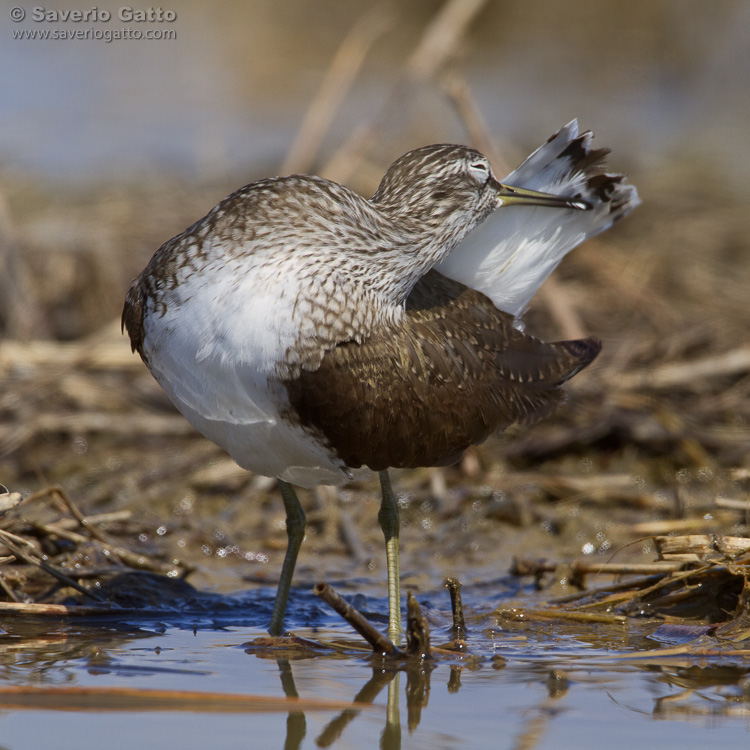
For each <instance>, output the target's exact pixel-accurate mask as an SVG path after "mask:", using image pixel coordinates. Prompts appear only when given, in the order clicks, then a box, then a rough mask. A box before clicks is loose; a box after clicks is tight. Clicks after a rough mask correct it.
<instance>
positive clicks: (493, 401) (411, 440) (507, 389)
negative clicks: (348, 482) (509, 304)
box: [285, 271, 601, 471]
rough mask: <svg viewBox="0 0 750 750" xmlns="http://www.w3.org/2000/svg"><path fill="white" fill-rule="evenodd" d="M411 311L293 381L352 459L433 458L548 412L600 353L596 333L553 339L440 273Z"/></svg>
mask: <svg viewBox="0 0 750 750" xmlns="http://www.w3.org/2000/svg"><path fill="white" fill-rule="evenodd" d="M406 310H407V316H406V319H405V321H404V322H403V323H402V324H400V325H399V326H397V327H390V328H388V330H383V331H382V332H378V333H377V334H376V335H373V336H371V337H369V338H367V339H366V340H365V341H363V342H362V343H359V344H358V343H356V342H353V341H352V342H345V343H342V344H340V345H338V346H337V347H336V348H334V349H333V350H332V351H329V352H328V353H327V354H326V355H325V357H323V359H322V361H321V363H320V366H319V367H318V368H317V369H315V370H302V372H301V373H300V375H299V377H297V378H294V379H292V380H289V381H286V382H285V386H286V388H287V391H288V394H289V401H290V403H291V406H292V409H293V414H291V415H290V418H292V419H296V420H299V422H300V423H301V424H302V425H304V426H305V427H307V428H310V429H312V430H314V431H316V432H319V433H321V434H322V435H323V436H325V439H326V440H327V442H328V443H329V444H330V446H331V447H332V449H333V450H334V451H335V453H336V454H337V455H338V456H339V457H340V458H342V459H343V460H344V462H345V463H346V464H347V465H348V466H351V467H353V468H358V467H360V466H362V465H365V466H368V467H369V468H371V469H374V470H377V471H380V470H382V469H385V468H388V467H391V466H392V467H400V468H407V467H417V466H436V465H445V464H450V463H453V462H455V461H456V460H458V459H459V458H460V457H461V454H462V453H463V451H464V450H466V448H468V447H469V446H470V445H475V444H478V443H481V442H482V441H484V440H486V439H487V437H489V435H491V434H492V433H493V432H497V431H498V430H502V429H504V428H506V427H508V426H509V425H511V424H513V423H514V422H521V423H526V422H531V421H535V420H537V419H540V418H541V417H543V416H545V415H546V414H548V413H549V412H550V411H551V410H552V409H553V408H554V407H555V406H557V405H558V404H559V403H560V402H561V401H562V400H563V398H564V393H563V391H562V389H561V388H560V386H561V385H562V384H563V383H564V382H565V381H566V380H568V379H569V378H570V377H572V376H573V375H574V374H575V373H576V372H578V371H579V370H581V369H582V368H583V367H585V366H586V365H588V364H589V363H590V362H591V361H592V360H593V359H594V357H596V355H597V354H598V353H599V350H600V348H601V344H600V343H599V342H598V341H597V340H595V339H582V340H578V341H564V342H559V343H554V344H546V343H544V342H542V341H539V340H538V339H536V338H533V337H532V336H529V335H527V334H525V333H522V332H521V331H519V330H518V329H517V328H516V327H515V326H514V320H513V317H512V316H511V315H508V314H506V313H503V312H501V311H500V310H498V309H497V308H496V307H495V306H494V305H493V304H492V302H491V301H490V300H489V299H488V298H487V297H486V296H485V295H483V294H481V293H479V292H476V291H474V290H472V289H469V288H468V287H466V286H464V285H463V284H460V283H458V282H455V281H452V280H450V279H447V278H446V277H444V276H442V275H440V274H439V273H437V272H435V271H431V272H429V273H428V274H427V275H426V276H425V277H424V278H423V279H422V280H421V281H420V282H419V283H418V284H417V286H416V287H415V288H414V290H413V291H412V293H411V295H410V296H409V298H408V299H407V303H406Z"/></svg>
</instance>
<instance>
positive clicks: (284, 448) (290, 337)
mask: <svg viewBox="0 0 750 750" xmlns="http://www.w3.org/2000/svg"><path fill="white" fill-rule="evenodd" d="M276 257H277V258H278V257H285V256H284V254H283V253H278V254H277V256H276ZM233 264H234V266H233ZM299 283H301V282H300V281H299V280H298V281H297V282H295V276H294V274H288V273H285V269H284V268H281V267H279V265H278V264H277V263H269V262H265V261H264V258H263V257H262V256H260V257H258V258H248V257H247V256H245V257H243V258H240V259H223V262H221V263H219V262H215V263H213V264H209V265H206V266H204V267H203V268H202V269H201V271H200V274H196V275H193V276H190V277H189V278H187V279H183V280H182V282H181V283H180V284H179V285H178V286H177V288H175V289H174V290H172V291H170V292H168V293H166V295H165V297H164V298H163V302H164V303H165V305H162V306H160V307H159V308H158V309H153V306H152V308H151V309H149V310H147V312H146V316H145V320H144V333H145V336H144V353H145V355H146V358H147V360H148V363H149V369H150V370H151V372H152V374H153V375H154V377H155V378H156V379H157V380H158V381H159V383H160V384H161V386H162V387H163V388H164V390H165V391H166V392H167V395H168V396H169V397H170V399H171V400H172V402H173V403H174V404H175V406H176V407H177V408H178V409H179V410H180V412H182V414H183V415H184V416H185V417H186V418H187V420H188V421H189V422H190V423H191V424H192V425H193V426H194V427H195V428H196V429H197V430H198V431H199V432H201V433H203V434H204V435H205V436H206V437H207V438H209V440H212V441H213V442H215V443H216V444H217V445H219V446H221V447H222V448H224V449H225V450H226V451H227V452H228V453H229V454H230V455H231V456H232V458H233V459H234V460H235V461H236V462H237V463H238V464H239V465H240V466H242V467H243V468H246V469H250V470H252V471H254V472H256V473H259V474H264V475H266V476H276V477H280V478H282V479H285V480H286V481H289V482H292V483H294V484H297V485H301V486H303V487H311V486H314V485H316V484H320V483H325V484H341V483H343V482H345V481H347V480H348V479H350V478H351V476H352V475H351V472H350V471H349V470H348V469H347V468H346V467H345V466H344V464H343V463H342V462H341V461H340V460H338V459H337V458H335V457H334V456H333V455H332V454H331V453H330V451H328V450H327V449H326V447H325V446H324V445H322V444H321V443H319V442H318V441H316V440H314V439H312V438H311V436H310V435H309V434H307V433H305V432H304V431H303V430H302V429H301V428H300V427H298V426H294V425H290V424H288V423H287V422H285V421H284V420H283V418H282V413H283V411H284V407H285V406H288V402H287V401H286V391H285V390H284V389H283V388H281V387H280V386H279V385H278V384H274V375H275V374H276V368H277V367H278V364H279V362H283V361H284V357H285V353H286V351H287V349H288V347H290V346H292V345H293V344H294V342H295V340H296V337H297V335H298V333H299V321H296V320H295V316H294V302H293V300H294V295H295V294H296V293H297V291H298V288H297V286H296V284H299ZM161 311H163V314H161Z"/></svg>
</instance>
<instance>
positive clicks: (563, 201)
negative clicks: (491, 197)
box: [497, 183, 591, 211]
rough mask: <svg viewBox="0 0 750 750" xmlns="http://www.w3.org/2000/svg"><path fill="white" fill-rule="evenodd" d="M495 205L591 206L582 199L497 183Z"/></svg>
mask: <svg viewBox="0 0 750 750" xmlns="http://www.w3.org/2000/svg"><path fill="white" fill-rule="evenodd" d="M498 185H499V189H498V191H497V207H498V208H499V207H500V206H551V207H556V208H576V209H579V210H582V211H585V210H587V209H589V208H591V206H590V205H589V204H588V203H586V202H585V201H582V200H576V199H574V198H565V197H564V196H562V195H552V194H550V193H540V192H538V191H537V190H526V189H524V188H517V187H512V186H511V185H503V184H501V183H498Z"/></svg>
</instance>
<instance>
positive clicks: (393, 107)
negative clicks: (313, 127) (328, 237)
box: [321, 0, 487, 182]
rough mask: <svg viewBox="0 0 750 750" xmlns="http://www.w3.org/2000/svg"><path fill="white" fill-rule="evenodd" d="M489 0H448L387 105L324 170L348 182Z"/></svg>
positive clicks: (415, 52)
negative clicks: (419, 85)
mask: <svg viewBox="0 0 750 750" xmlns="http://www.w3.org/2000/svg"><path fill="white" fill-rule="evenodd" d="M486 4H487V0H447V2H446V3H445V4H444V5H443V6H442V8H441V9H440V11H438V13H436V14H435V17H434V18H433V19H432V21H431V22H430V24H429V25H428V26H427V28H426V29H425V31H424V33H423V34H422V37H421V38H420V40H419V42H418V44H417V45H416V47H415V49H414V52H413V53H412V55H411V57H410V58H409V60H408V61H407V62H406V65H405V66H404V75H403V78H402V79H401V80H400V81H399V83H397V84H396V86H395V87H394V89H393V90H392V91H391V94H390V95H389V97H388V99H387V101H386V103H385V105H384V106H383V108H382V110H381V112H380V113H379V115H378V116H377V117H375V118H374V119H373V120H372V121H371V122H369V123H367V124H365V125H363V126H360V127H359V128H357V129H356V130H355V131H354V133H353V134H352V135H351V136H350V138H349V139H348V140H347V141H346V142H345V143H344V144H343V146H341V148H339V149H338V151H337V152H336V153H335V154H334V155H333V156H332V157H331V159H330V160H329V161H328V163H327V164H326V165H325V166H324V167H323V169H322V170H321V173H322V174H323V175H324V176H326V177H329V178H330V179H332V180H335V181H336V182H346V181H347V180H348V179H349V178H350V177H351V176H352V174H353V173H354V172H355V170H356V169H357V167H358V166H359V164H360V163H361V161H362V159H364V157H365V156H366V155H367V153H368V151H369V150H370V149H371V148H372V147H373V146H374V145H375V144H376V143H377V142H378V141H379V140H382V137H383V131H384V129H385V126H386V123H388V122H389V121H390V120H391V119H393V118H394V116H395V115H398V116H399V117H403V116H404V114H405V108H406V107H408V103H409V101H410V100H411V98H412V97H411V96H410V94H409V92H410V90H411V88H412V87H413V86H414V85H415V84H419V83H422V82H424V81H425V80H427V79H428V78H430V77H431V76H433V75H435V73H437V72H438V71H439V70H440V69H441V68H442V67H443V66H444V65H445V64H446V62H447V61H448V60H449V59H450V57H451V55H453V54H454V53H455V50H456V47H457V46H458V44H459V42H460V41H461V39H462V38H463V36H464V34H466V32H467V30H468V28H469V26H470V24H471V23H472V21H473V20H474V19H475V18H476V16H477V14H478V13H479V11H480V10H482V8H483V7H484V6H485V5H486Z"/></svg>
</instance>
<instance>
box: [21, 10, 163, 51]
mask: <svg viewBox="0 0 750 750" xmlns="http://www.w3.org/2000/svg"><path fill="white" fill-rule="evenodd" d="M9 15H10V20H11V21H13V22H14V24H16V25H15V26H13V27H11V34H12V38H13V39H24V40H29V41H43V40H53V41H74V40H82V41H85V40H97V41H103V42H107V43H109V42H113V41H118V40H123V39H124V40H127V39H177V30H176V29H175V27H174V23H175V21H176V20H177V13H176V12H175V11H174V10H169V9H166V8H161V7H159V8H154V7H148V8H136V7H134V6H131V5H123V6H121V7H119V8H117V9H114V10H107V9H105V8H99V7H96V6H92V7H90V8H85V9H81V8H66V9H63V10H60V9H58V8H55V9H51V8H46V7H44V6H43V5H34V6H31V7H27V6H24V5H16V6H14V7H12V8H11V9H10V11H9Z"/></svg>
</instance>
